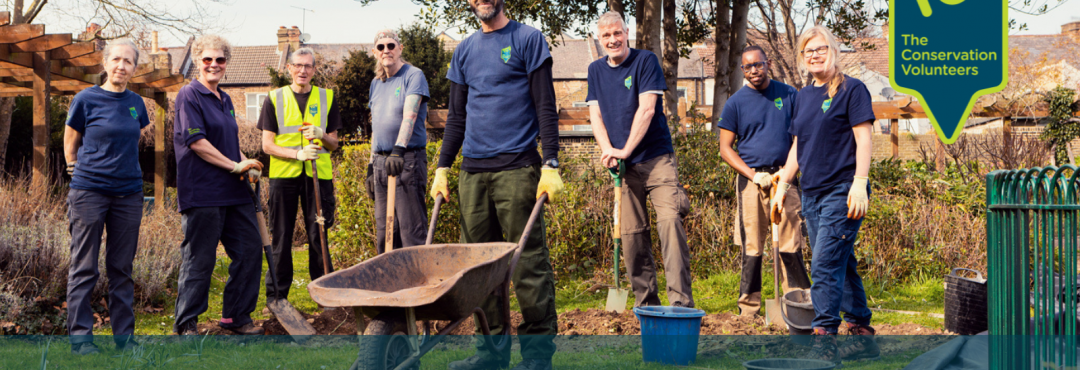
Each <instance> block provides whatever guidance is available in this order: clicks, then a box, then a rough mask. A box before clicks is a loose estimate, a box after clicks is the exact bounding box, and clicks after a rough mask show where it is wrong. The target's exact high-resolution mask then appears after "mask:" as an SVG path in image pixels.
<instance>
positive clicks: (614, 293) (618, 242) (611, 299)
mask: <svg viewBox="0 0 1080 370" xmlns="http://www.w3.org/2000/svg"><path fill="white" fill-rule="evenodd" d="M608 172H610V173H611V178H613V179H615V216H614V219H615V227H614V228H613V230H612V235H614V236H615V255H614V259H615V264H614V265H615V268H614V274H615V286H613V287H611V288H609V289H608V293H607V304H606V305H605V306H604V311H615V312H616V313H623V311H626V298H627V297H628V296H630V290H629V289H622V286H621V285H619V257H620V256H621V248H622V231H621V229H620V226H619V212H621V211H622V209H621V208H620V207H621V204H620V203H619V202H620V200H621V199H622V175H623V173H624V172H626V165H625V164H624V163H623V161H622V160H619V167H618V168H617V169H612V168H609V169H608Z"/></svg>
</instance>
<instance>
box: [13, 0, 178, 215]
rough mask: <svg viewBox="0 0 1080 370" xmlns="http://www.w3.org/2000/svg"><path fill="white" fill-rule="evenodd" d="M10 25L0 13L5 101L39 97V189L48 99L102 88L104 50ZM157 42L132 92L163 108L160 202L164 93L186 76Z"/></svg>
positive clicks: (159, 119) (160, 165) (159, 172)
mask: <svg viewBox="0 0 1080 370" xmlns="http://www.w3.org/2000/svg"><path fill="white" fill-rule="evenodd" d="M10 21H11V14H10V13H9V12H0V97H15V96H32V97H33V99H34V104H33V115H34V130H33V133H34V134H33V143H34V154H33V184H34V185H35V186H40V185H43V184H45V183H46V181H47V180H48V171H47V169H48V166H47V159H48V156H47V154H48V152H49V150H48V144H49V120H50V119H49V118H50V115H51V112H49V100H50V98H51V96H54V95H74V94H76V93H78V92H79V91H82V90H83V89H86V88H88V87H92V86H95V85H98V84H100V83H101V78H102V75H101V72H103V67H102V65H101V59H102V51H101V50H98V49H97V46H96V45H97V43H95V42H93V41H86V42H73V40H72V37H71V34H70V33H62V34H46V33H45V26H44V25H41V24H18V25H11V24H10ZM155 38H156V37H155ZM156 44H157V42H156V40H155V42H154V47H153V49H154V50H153V53H152V54H151V55H150V62H143V63H140V64H139V65H138V67H137V68H136V69H135V73H134V75H133V76H132V78H131V80H130V82H129V83H128V89H129V90H131V91H134V92H136V93H138V94H139V95H141V96H143V97H146V98H150V99H153V100H154V101H155V102H156V103H157V106H158V107H157V110H156V121H155V124H156V126H155V131H154V136H155V138H154V139H155V140H154V146H155V151H156V155H155V161H154V162H155V163H154V165H155V171H154V172H155V177H154V180H155V184H154V195H155V197H158V198H160V197H161V196H162V195H163V194H164V190H165V180H164V171H163V169H164V168H165V166H164V164H165V163H164V161H165V142H164V141H165V123H164V122H165V112H166V111H167V109H166V108H167V107H168V100H167V98H166V96H165V93H166V92H167V91H176V90H178V89H179V88H180V87H182V86H183V84H184V82H185V80H184V76H182V75H178V74H172V72H171V71H172V69H171V61H170V60H169V56H168V54H167V53H164V52H159V51H158V50H157V45H156ZM159 203H162V202H159Z"/></svg>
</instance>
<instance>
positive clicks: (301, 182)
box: [259, 48, 341, 301]
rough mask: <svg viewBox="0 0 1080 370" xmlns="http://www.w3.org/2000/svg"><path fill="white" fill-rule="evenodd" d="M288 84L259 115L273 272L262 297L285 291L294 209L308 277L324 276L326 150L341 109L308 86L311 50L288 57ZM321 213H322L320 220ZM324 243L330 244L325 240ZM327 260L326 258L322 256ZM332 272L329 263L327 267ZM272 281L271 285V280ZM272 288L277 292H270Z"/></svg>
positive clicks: (332, 144)
mask: <svg viewBox="0 0 1080 370" xmlns="http://www.w3.org/2000/svg"><path fill="white" fill-rule="evenodd" d="M288 69H289V76H290V77H291V78H292V84H290V85H289V86H286V87H282V88H280V89H277V90H274V91H271V92H270V94H268V96H267V97H266V101H265V102H264V103H263V106H262V111H261V112H260V114H259V129H261V130H262V132H263V137H262V147H263V152H266V154H269V155H270V173H269V175H270V196H269V198H268V199H267V206H268V207H269V209H270V234H271V239H272V249H273V251H272V253H273V254H274V263H275V264H276V271H275V272H276V273H277V276H271V275H270V274H269V273H268V274H266V299H267V300H268V301H269V300H273V299H278V298H286V297H288V296H289V287H290V286H292V281H293V262H292V240H293V230H294V229H295V225H296V210H297V206H299V207H300V208H301V209H302V210H303V212H304V229H305V230H306V231H307V237H308V272H309V274H310V277H311V280H315V279H318V278H320V277H322V276H323V256H322V254H323V250H322V243H321V240H320V238H319V224H320V223H322V224H323V232H324V234H323V237H324V238H326V237H327V235H326V234H325V231H326V230H330V227H332V226H333V225H334V211H335V201H334V199H335V198H334V181H333V175H334V169H333V167H331V162H330V151H332V150H335V149H337V148H338V138H337V130H338V129H339V128H341V114H340V112H339V111H338V107H337V105H335V104H334V91H333V90H329V89H323V88H319V87H316V86H312V85H311V79H312V77H314V75H315V52H314V51H313V50H312V49H311V48H300V49H297V50H296V51H294V52H292V54H291V55H290V56H289V64H288ZM312 165H314V166H315V167H316V169H317V170H318V174H319V198H320V201H321V203H322V214H321V215H319V214H317V213H316V212H315V184H314V181H313V180H312V168H311V166H312ZM320 217H322V218H325V220H321V219H320ZM324 240H327V245H329V239H324ZM327 260H329V258H328V259H327ZM329 270H330V271H333V270H334V267H333V265H331V266H329ZM275 280H276V284H275ZM275 287H277V288H280V289H281V291H275V289H276V288H275Z"/></svg>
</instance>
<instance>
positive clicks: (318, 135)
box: [300, 122, 326, 140]
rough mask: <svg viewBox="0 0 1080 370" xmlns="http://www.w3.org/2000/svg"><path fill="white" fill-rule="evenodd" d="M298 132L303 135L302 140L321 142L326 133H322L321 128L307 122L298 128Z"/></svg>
mask: <svg viewBox="0 0 1080 370" xmlns="http://www.w3.org/2000/svg"><path fill="white" fill-rule="evenodd" d="M300 132H301V133H303V134H304V138H305V139H308V140H322V138H323V136H326V132H325V131H323V129H322V127H319V126H315V125H313V124H310V123H307V122H305V123H304V125H303V126H300Z"/></svg>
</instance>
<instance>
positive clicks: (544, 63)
mask: <svg viewBox="0 0 1080 370" xmlns="http://www.w3.org/2000/svg"><path fill="white" fill-rule="evenodd" d="M469 5H470V6H471V7H472V10H473V13H474V14H476V17H477V18H479V20H480V26H481V32H476V33H474V34H472V35H470V36H469V37H468V38H466V39H465V40H463V41H462V42H461V44H459V45H458V47H457V49H455V50H454V56H453V58H452V59H451V61H450V70H449V71H448V72H447V74H446V77H447V78H448V79H450V111H449V113H448V115H447V118H446V129H445V132H444V133H443V146H442V152H441V154H440V156H439V165H438V168H437V169H436V170H435V179H434V181H433V182H432V184H431V196H432V198H435V197H437V196H439V195H441V196H443V197H444V198H446V199H449V198H450V190H449V186H448V181H447V177H446V173H447V171H449V168H450V167H451V166H452V165H453V164H454V159H455V157H456V156H457V153H458V151H461V154H462V156H463V157H464V159H463V160H462V162H461V174H460V178H459V180H458V196H459V198H460V202H461V241H462V242H464V243H484V242H501V241H504V240H509V241H514V242H516V241H517V240H518V239H520V238H521V235H522V233H523V232H524V231H525V226H526V224H527V223H528V219H529V215H530V214H531V213H532V209H533V206H534V205H535V204H536V201H537V199H538V198H540V196H541V195H542V194H545V193H546V194H547V195H548V199H549V200H554V199H555V197H556V196H557V195H558V193H559V192H560V191H561V190H562V187H563V185H562V179H561V178H560V177H559V161H558V159H557V157H558V155H559V114H558V111H557V110H556V107H555V87H554V85H553V84H552V77H551V54H550V53H549V52H548V46H547V41H546V40H544V35H543V34H542V33H541V32H540V31H539V30H537V29H535V28H532V27H529V26H526V25H523V24H521V23H518V22H514V21H511V20H510V19H509V18H507V17H506V15H505V14H504V13H503V8H504V7H505V3H504V1H503V0H470V1H469ZM538 134H539V136H540V140H541V142H542V143H543V148H542V149H543V153H544V156H543V158H541V157H540V155H539V154H538V153H537V150H536V137H537V135H538ZM541 161H543V168H541ZM544 229H545V227H544V223H543V221H542V220H539V221H537V222H536V223H535V224H533V226H532V229H531V230H530V231H529V238H528V240H526V241H525V245H524V246H523V248H522V251H521V259H520V261H519V262H518V264H517V266H516V269H515V270H514V275H513V276H512V277H511V280H512V281H513V285H514V293H515V295H516V296H517V300H518V304H519V306H520V307H521V315H522V323H521V325H519V326H518V329H517V334H518V335H520V336H519V337H518V339H519V341H520V342H521V357H522V361H521V362H520V363H518V364H517V366H515V367H514V368H515V369H551V356H552V355H554V354H555V342H554V340H553V339H554V335H555V334H557V332H558V324H557V321H556V320H557V317H556V315H555V276H554V272H553V271H552V268H551V259H550V257H549V252H548V247H547V242H546V241H545V236H544ZM481 308H483V310H484V314H485V316H486V317H487V319H488V323H489V324H490V327H491V334H492V335H495V334H501V333H503V332H504V331H505V330H509V328H507V325H509V323H510V322H509V320H510V318H509V317H503V316H502V312H501V309H500V307H499V305H498V300H497V299H496V297H495V296H490V297H488V299H487V301H485V302H484V303H483V305H482V306H481ZM478 329H479V328H478ZM477 332H478V333H479V330H478V331H477ZM489 342H490V341H487V340H480V341H479V342H478V343H477V347H478V348H477V351H476V355H475V356H472V357H469V358H467V359H465V360H462V361H455V362H452V363H450V365H449V368H450V369H498V368H505V367H507V366H508V365H509V363H510V346H509V345H506V346H503V348H502V349H501V350H497V349H495V348H493V347H492V346H491V345H489Z"/></svg>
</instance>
